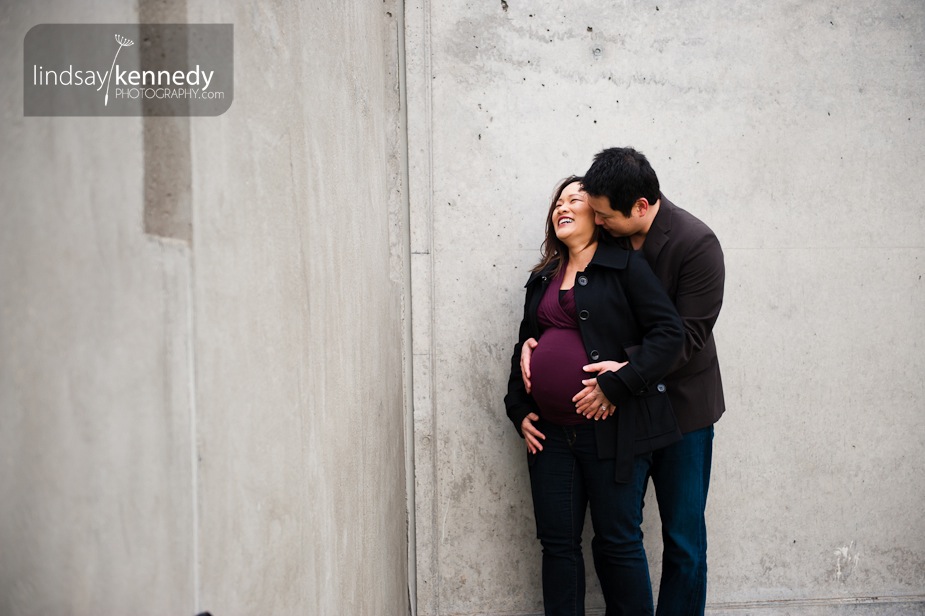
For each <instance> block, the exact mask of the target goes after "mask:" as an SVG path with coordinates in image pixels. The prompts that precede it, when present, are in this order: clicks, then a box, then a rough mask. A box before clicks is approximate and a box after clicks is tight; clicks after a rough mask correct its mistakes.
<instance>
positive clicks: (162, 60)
mask: <svg viewBox="0 0 925 616" xmlns="http://www.w3.org/2000/svg"><path fill="white" fill-rule="evenodd" d="M233 57H234V30H233V26H232V25H231V24H41V25H38V26H35V27H34V28H32V29H31V30H29V32H28V33H27V34H26V36H25V38H24V40H23V114H24V115H26V116H137V115H144V116H216V115H221V114H222V113H224V112H225V111H227V110H228V108H229V107H230V106H231V101H232V99H233V96H234V60H233Z"/></svg>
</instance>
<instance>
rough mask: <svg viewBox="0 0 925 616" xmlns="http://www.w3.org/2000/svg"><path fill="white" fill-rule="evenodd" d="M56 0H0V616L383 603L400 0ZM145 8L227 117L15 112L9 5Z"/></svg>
mask: <svg viewBox="0 0 925 616" xmlns="http://www.w3.org/2000/svg"><path fill="white" fill-rule="evenodd" d="M71 4H72V3H65V2H44V3H30V4H28V5H27V4H24V3H19V4H15V5H12V4H10V3H8V4H4V5H3V7H2V8H0V37H2V39H0V40H2V50H3V53H2V54H0V56H2V58H3V60H2V61H0V76H2V79H3V83H5V84H6V87H5V88H3V90H2V95H0V96H2V109H3V120H2V123H0V143H2V146H0V148H2V149H0V170H2V171H0V178H2V181H0V251H2V254H0V289H2V290H0V349H2V352H0V412H2V416H0V426H2V428H0V452H2V453H0V460H2V464H0V555H2V556H0V614H4V615H7V614H9V615H17V616H18V615H26V614H65V613H69V614H118V613H142V614H190V615H191V614H194V613H196V612H198V611H204V610H209V611H211V612H212V613H214V614H216V616H221V615H227V614H252V613H253V614H256V613H267V614H295V613H304V614H376V613H381V614H403V613H408V611H409V589H408V570H409V565H408V547H407V546H408V528H407V524H408V522H407V520H408V515H409V513H408V501H407V492H408V490H407V482H406V475H405V467H406V465H407V464H406V446H405V443H404V438H405V434H406V433H408V432H409V430H408V429H407V427H406V418H407V417H408V416H409V413H408V412H407V411H406V409H407V408H408V402H406V399H405V393H404V391H405V390H404V389H403V383H404V381H405V378H406V377H405V373H406V372H407V369H406V367H405V366H406V364H407V363H408V359H407V358H406V356H405V351H404V349H406V348H407V342H406V341H407V339H408V335H407V331H406V328H405V327H404V326H403V325H402V323H403V322H404V321H403V318H402V315H403V311H405V310H406V308H405V289H406V288H407V286H408V282H407V281H408V276H407V272H408V267H407V265H406V262H407V259H408V256H407V248H408V241H407V239H406V238H405V236H406V234H407V223H406V220H405V218H406V212H407V206H406V205H405V199H406V193H405V188H404V179H403V178H404V166H403V165H404V162H403V161H404V156H403V152H404V145H403V143H404V131H403V128H402V127H403V120H402V113H401V111H402V110H401V109H400V105H399V103H400V97H399V94H400V92H399V82H400V80H399V76H400V72H399V43H400V39H401V37H400V36H399V33H400V32H401V30H402V26H401V19H400V18H401V8H400V3H398V2H392V1H391V0H389V1H388V2H377V3H368V2H342V1H338V2H314V3H312V4H311V6H302V5H300V4H299V3H287V4H284V5H282V6H273V7H271V6H265V5H261V4H258V3H238V4H236V5H234V6H228V5H226V3H219V2H190V3H189V6H186V5H185V4H184V3H182V2H173V3H157V5H158V6H154V5H152V4H151V3H142V10H141V14H140V15H139V13H138V11H137V10H136V9H134V8H133V6H132V4H133V3H119V2H110V3H104V2H101V3H97V4H95V5H82V6H81V7H80V10H78V9H77V8H70V7H71ZM159 11H161V13H160V14H161V15H170V16H171V17H172V18H173V19H177V20H178V21H181V22H183V21H189V22H206V23H209V22H225V23H234V24H235V63H236V69H235V81H236V88H235V98H234V103H233V104H232V106H231V109H230V110H229V111H228V112H227V113H225V114H224V115H223V116H220V117H217V118H189V119H180V120H177V119H164V118H145V119H142V118H124V119H117V118H24V117H22V98H21V90H20V89H19V87H18V86H17V85H16V84H17V83H20V82H21V80H22V72H21V71H22V40H23V36H24V35H25V33H26V31H28V29H29V28H30V27H31V26H33V25H35V24H37V23H55V22H61V23H70V22H86V21H114V22H119V21H122V22H137V21H141V20H142V19H145V18H147V17H149V16H151V15H152V14H153V15H158V14H159V13H158V12H159ZM177 15H179V18H178V17H177ZM345 42H349V45H345ZM169 157H178V158H177V159H170V160H165V158H169ZM177 160H180V161H185V162H184V163H181V164H179V165H178V163H177ZM165 163H168V164H165ZM184 164H185V165H187V167H186V168H183V165H184ZM178 167H179V168H178ZM152 174H154V176H155V177H156V180H157V181H156V182H154V183H153V184H154V185H155V186H158V185H160V184H162V183H164V182H168V183H169V182H171V181H175V182H176V185H177V188H178V191H177V192H175V193H174V194H179V195H180V196H181V197H184V198H188V199H189V201H188V204H187V205H185V206H184V205H183V204H182V203H180V204H179V205H178V204H170V203H166V204H165V203H164V201H163V200H164V198H165V194H169V191H166V192H165V191H155V190H150V184H151V182H148V186H147V188H148V189H147V190H146V180H151V178H152ZM173 206H177V207H173ZM162 216H167V217H168V218H171V219H172V222H173V223H177V224H166V225H149V224H148V223H149V221H152V220H153V221H158V220H161V218H160V217H162ZM186 217H188V218H186ZM168 222H171V220H168ZM154 228H156V229H172V230H173V231H171V232H169V233H167V235H170V237H166V238H165V237H160V236H157V235H153V234H146V233H145V230H148V231H152V229H154ZM175 238H180V239H179V240H178V239H175Z"/></svg>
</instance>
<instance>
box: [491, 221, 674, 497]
mask: <svg viewBox="0 0 925 616" xmlns="http://www.w3.org/2000/svg"><path fill="white" fill-rule="evenodd" d="M553 270H554V266H550V267H548V268H546V269H545V270H543V271H540V272H534V273H533V274H532V275H531V276H530V279H529V280H528V281H527V284H526V289H527V297H526V301H525V303H524V317H523V321H522V322H521V324H520V334H519V336H518V342H517V346H515V347H514V354H513V356H512V358H511V376H510V379H509V380H508V390H507V395H506V396H505V397H504V403H505V406H506V407H507V415H508V417H509V418H510V420H511V421H512V422H513V424H514V426H515V427H516V428H517V431H518V432H520V429H521V423H522V422H523V419H524V418H525V417H526V416H527V415H528V414H530V413H537V414H539V407H538V406H537V404H536V402H535V401H534V400H533V397H532V396H531V395H530V394H528V393H527V391H526V388H525V387H524V383H523V379H522V377H521V372H520V351H521V348H522V346H523V344H524V342H525V341H526V340H527V339H528V338H536V339H537V340H539V338H540V334H541V331H540V326H539V322H538V320H537V309H538V307H539V305H540V300H541V299H542V297H543V294H544V293H545V292H546V288H547V287H548V286H549V283H550V282H551V281H552V279H553V276H552V272H553ZM575 306H576V311H577V313H578V329H579V331H580V333H581V339H582V341H583V342H584V345H585V351H586V353H587V354H588V360H589V361H588V363H593V362H598V361H605V360H615V361H621V362H622V361H627V360H628V361H629V363H628V364H627V365H625V366H623V367H622V368H620V369H619V370H618V371H616V372H606V373H604V374H601V375H599V376H598V377H597V381H598V384H599V385H600V387H601V390H602V391H603V392H604V395H605V396H607V399H608V400H610V402H611V403H613V404H614V405H615V406H616V412H615V414H616V421H613V420H604V421H597V422H595V423H594V427H595V433H596V437H597V445H598V455H599V457H600V458H602V459H603V458H613V457H617V462H618V463H617V480H618V481H621V482H625V481H628V479H629V473H630V470H631V467H632V458H633V456H634V455H638V454H642V453H647V452H649V451H652V450H654V449H658V448H660V447H664V446H665V445H669V444H671V443H673V442H675V441H677V440H679V439H680V437H681V433H680V432H679V431H678V427H677V422H676V421H675V418H674V415H673V413H672V412H671V404H670V402H669V401H668V396H667V394H666V388H665V385H664V384H663V383H660V382H659V379H661V378H662V377H663V376H664V375H665V374H666V373H667V372H668V370H669V369H670V368H671V367H672V365H673V364H674V362H675V360H676V359H677V357H678V355H679V354H680V352H681V348H682V345H683V342H684V332H683V329H682V326H681V319H680V317H678V313H677V311H676V310H675V308H674V305H673V304H672V303H671V300H670V299H669V298H668V295H667V294H666V293H665V290H664V288H663V287H662V285H661V283H660V282H659V280H658V278H656V277H655V274H654V273H653V272H652V270H651V268H650V267H649V264H648V263H647V262H646V260H645V258H644V257H643V256H642V254H641V253H639V252H635V251H632V250H627V249H624V248H622V247H620V246H618V245H617V244H615V243H614V242H612V241H610V240H609V239H604V240H602V241H601V242H599V243H598V247H597V251H596V252H595V254H594V257H593V258H592V259H591V262H590V263H589V264H588V266H587V267H586V268H585V270H584V271H582V272H579V273H578V274H577V275H576V276H575ZM591 376H593V375H589V378H591ZM575 393H576V394H577V393H578V391H577V390H576V391H575ZM521 436H523V435H522V434H521Z"/></svg>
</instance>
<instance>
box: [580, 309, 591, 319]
mask: <svg viewBox="0 0 925 616" xmlns="http://www.w3.org/2000/svg"><path fill="white" fill-rule="evenodd" d="M589 316H591V313H589V312H588V311H587V310H582V311H581V312H579V313H578V318H579V319H581V320H582V321H587V320H588V317H589Z"/></svg>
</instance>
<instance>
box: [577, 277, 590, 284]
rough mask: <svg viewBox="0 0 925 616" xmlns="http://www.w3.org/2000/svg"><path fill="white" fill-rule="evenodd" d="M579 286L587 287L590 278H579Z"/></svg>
mask: <svg viewBox="0 0 925 616" xmlns="http://www.w3.org/2000/svg"><path fill="white" fill-rule="evenodd" d="M578 284H580V285H581V286H585V285H586V284H588V277H587V276H579V277H578Z"/></svg>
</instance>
